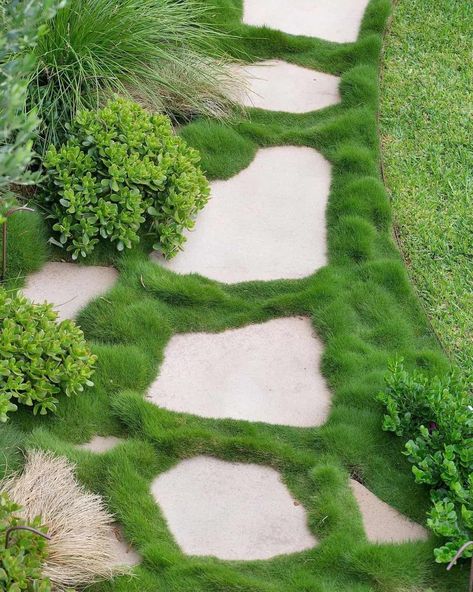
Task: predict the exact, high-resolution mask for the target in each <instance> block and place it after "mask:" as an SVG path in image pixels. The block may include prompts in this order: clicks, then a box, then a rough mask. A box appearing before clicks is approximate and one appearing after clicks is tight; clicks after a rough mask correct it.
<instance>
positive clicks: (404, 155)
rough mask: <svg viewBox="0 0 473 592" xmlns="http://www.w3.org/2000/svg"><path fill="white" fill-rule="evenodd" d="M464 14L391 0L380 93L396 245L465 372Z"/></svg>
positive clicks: (467, 108) (449, 5)
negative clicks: (390, 16)
mask: <svg viewBox="0 0 473 592" xmlns="http://www.w3.org/2000/svg"><path fill="white" fill-rule="evenodd" d="M472 22H473V4H472V3H471V2H468V1H466V2H464V1H456V2H452V1H451V0H412V1H408V0H399V2H398V3H397V4H396V10H395V13H394V19H393V22H392V26H391V30H390V34H389V36H388V37H387V41H386V47H385V60H384V69H383V85H382V93H381V99H382V103H381V126H382V135H383V138H382V139H383V155H384V165H385V172H386V183H387V187H388V190H389V193H390V197H391V199H392V207H393V213H394V222H395V227H396V232H397V235H398V239H399V245H400V248H401V250H402V253H403V256H404V259H405V261H406V264H407V267H408V270H409V275H410V277H411V279H412V281H413V283H414V285H415V288H416V291H417V293H418V295H419V297H420V299H421V300H422V302H423V303H424V306H425V308H426V311H427V313H428V315H429V318H430V320H431V322H432V325H433V327H434V329H435V331H436V333H437V334H438V336H439V338H440V340H441V342H442V345H443V347H444V348H445V349H446V350H447V352H449V354H450V355H451V357H452V359H454V360H455V361H456V363H457V364H458V365H459V366H460V367H461V369H462V370H463V371H464V373H465V374H467V375H471V373H472V372H473V314H472V311H473V208H472V196H473V174H472V171H473V151H472V149H471V146H472V144H473V126H472V125H471V114H472V111H471V106H472V104H473V83H472V76H471V37H472ZM420 23H422V25H420Z"/></svg>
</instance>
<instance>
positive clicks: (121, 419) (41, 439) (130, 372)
mask: <svg viewBox="0 0 473 592" xmlns="http://www.w3.org/2000/svg"><path fill="white" fill-rule="evenodd" d="M207 4H211V5H213V6H215V9H216V10H215V22H216V23H219V24H220V25H221V26H222V27H224V28H226V29H227V30H229V31H231V32H232V34H233V36H234V37H233V39H232V45H231V47H229V48H227V49H228V50H230V51H231V52H232V54H233V55H235V56H236V57H238V58H240V59H241V58H242V57H245V58H246V59H248V60H249V61H257V60H259V59H267V58H280V59H284V60H287V61H291V62H292V63H296V64H300V65H303V66H306V67H310V68H313V69H319V70H321V71H324V72H328V73H333V74H337V75H340V76H341V94H342V102H341V104H340V105H336V106H333V107H329V108H327V109H324V110H321V111H318V112H314V113H309V114H301V115H295V114H285V113H269V112H265V111H260V110H252V111H251V112H250V114H249V116H247V117H243V118H240V119H234V120H232V121H230V122H228V123H226V124H222V123H217V122H215V121H207V120H198V121H195V122H193V123H191V124H189V125H187V126H185V127H183V128H181V129H180V132H179V133H181V134H182V135H183V136H184V137H185V138H186V139H187V141H188V142H189V143H190V144H192V145H193V146H194V147H196V148H198V149H199V150H200V151H201V153H202V162H203V165H204V168H205V170H206V172H207V174H208V176H209V177H210V178H211V179H217V178H229V177H231V176H233V175H234V174H236V173H237V172H238V171H240V170H242V169H243V168H245V167H246V166H248V164H249V163H250V162H251V160H252V159H253V158H254V156H255V154H256V151H257V150H258V149H259V148H262V147H266V146H279V145H285V144H290V145H291V144H292V145H301V146H309V147H312V148H314V149H316V150H318V151H320V152H321V153H322V154H323V155H324V156H325V157H326V158H327V159H328V160H329V161H330V162H331V164H332V175H333V180H332V186H331V191H330V197H329V204H328V209H327V224H328V250H329V265H328V266H327V267H325V268H323V269H321V270H319V271H318V272H317V273H315V274H314V275H312V276H310V277H308V278H304V279H301V280H291V281H286V280H279V281H272V282H248V283H243V284H237V285H228V286H227V285H223V284H219V283H218V282H214V281H211V280H208V279H206V278H203V277H200V276H197V275H191V276H178V275H176V274H174V273H172V272H169V271H167V270H165V269H163V268H161V267H158V266H157V265H156V264H154V263H152V262H150V261H149V260H148V256H147V252H146V249H147V247H148V246H149V245H146V244H145V243H144V244H142V246H141V247H140V248H139V249H136V250H134V251H133V252H129V253H126V254H124V255H122V256H118V255H117V254H116V253H113V252H112V251H101V252H98V253H97V256H96V257H95V259H94V261H95V262H101V263H109V264H114V265H116V266H117V268H118V269H119V271H120V277H119V281H118V282H117V284H116V286H115V287H114V288H113V289H112V290H111V291H110V292H109V293H107V294H106V295H105V296H104V297H102V298H99V299H97V300H95V301H94V302H92V303H91V304H90V305H88V306H87V307H86V308H85V309H84V310H83V311H82V312H81V314H80V316H79V319H78V320H79V323H80V325H81V327H82V328H83V329H84V332H85V335H86V337H87V339H88V340H89V341H90V342H91V344H92V347H93V350H94V352H95V353H97V355H98V357H99V361H98V368H97V372H96V375H95V386H94V387H93V389H91V390H90V391H88V392H86V393H85V394H84V395H82V396H80V397H76V398H73V399H68V400H64V401H61V405H60V408H59V414H58V416H57V417H46V418H43V417H36V418H32V416H31V415H30V414H28V413H26V412H25V411H24V410H19V411H18V412H17V413H15V417H14V418H13V419H12V421H11V424H12V426H9V427H8V428H5V429H4V430H3V432H2V435H1V436H0V437H1V438H2V440H3V444H4V445H5V449H6V450H7V451H8V455H9V456H8V458H9V459H10V460H9V462H10V463H13V464H14V463H15V462H19V461H18V457H17V455H16V454H15V452H14V446H15V445H16V444H17V443H18V442H23V443H26V444H27V445H29V446H39V447H42V448H47V449H51V450H54V451H56V452H58V453H61V454H65V455H67V456H68V457H70V458H72V459H73V460H74V461H76V462H77V464H78V474H79V476H80V478H81V480H82V481H83V482H84V483H85V484H86V485H87V486H89V487H90V488H92V489H93V490H94V491H97V492H99V493H101V494H102V495H104V497H105V499H107V500H108V504H109V507H110V509H111V510H112V511H113V512H115V513H116V515H117V518H118V520H119V521H120V522H121V523H122V525H123V527H124V532H125V535H126V538H127V540H128V542H130V543H131V544H132V545H133V547H134V548H135V549H136V550H137V551H138V552H139V553H140V554H141V556H142V557H143V562H142V564H141V565H140V566H139V567H137V568H136V570H135V573H136V576H135V577H134V578H132V579H131V580H130V579H129V578H127V577H122V578H118V579H116V580H115V581H113V582H106V583H101V584H97V585H95V586H93V587H91V588H90V590H93V591H95V592H106V591H109V590H114V591H118V592H121V591H123V592H125V591H127V592H134V591H136V592H138V591H140V592H142V591H143V592H155V591H156V590H163V591H173V592H174V591H176V592H177V591H179V592H183V591H191V590H192V591H202V592H204V591H205V592H212V591H215V592H223V591H225V592H227V591H228V592H231V591H235V592H236V591H239V592H242V591H244V592H250V591H251V592H253V591H254V592H283V591H284V592H378V591H381V592H417V591H418V590H425V589H426V587H427V586H431V587H432V588H433V590H435V591H436V592H441V591H445V592H446V591H447V590H449V591H450V590H452V589H458V590H460V589H461V586H462V585H463V584H464V582H466V578H467V575H466V569H463V570H462V569H461V568H459V569H458V570H457V571H456V572H455V573H454V574H450V575H448V576H447V574H446V573H445V572H444V568H443V567H439V566H435V565H433V561H432V549H433V547H434V546H435V541H434V540H430V541H428V542H426V543H409V544H404V545H371V544H368V543H367V542H366V540H365V539H364V536H363V530H362V524H361V517H360V513H359V511H358V509H357V506H356V504H355V501H354V498H353V496H352V495H351V493H350V490H349V487H348V482H347V478H348V476H349V474H350V473H352V474H354V475H356V476H357V478H359V479H361V480H362V481H363V482H364V483H365V485H366V486H367V487H369V488H370V489H371V490H372V491H373V492H374V493H375V494H376V495H378V496H379V497H380V498H382V499H383V500H385V501H387V502H388V503H390V504H391V505H392V506H394V507H396V508H398V509H399V510H400V511H401V512H403V513H404V514H406V515H407V516H409V517H411V518H412V519H414V520H417V521H419V522H423V521H424V518H425V512H426V509H427V493H426V491H424V490H422V489H421V488H419V487H418V486H417V485H415V483H414V482H413V479H412V476H411V473H410V467H409V466H408V463H407V461H405V460H404V458H403V457H402V455H401V454H400V450H401V444H400V443H399V442H398V441H397V439H396V438H395V437H393V436H391V435H388V434H386V433H384V432H382V431H381V418H382V413H383V410H382V408H381V405H380V404H379V403H378V402H376V400H375V395H376V393H377V391H378V390H380V389H381V388H382V386H383V377H384V373H385V371H386V366H387V362H388V360H390V359H392V358H393V357H395V356H403V357H404V358H405V360H406V365H407V366H408V367H414V366H415V367H421V368H422V369H423V370H424V371H426V372H428V373H436V372H439V371H443V370H445V369H446V368H447V366H448V362H447V360H446V359H445V356H444V355H443V353H442V352H441V351H440V349H439V347H438V345H437V343H436V340H435V338H434V336H433V335H432V333H431V331H430V330H429V326H428V323H427V322H426V319H425V317H424V314H423V311H422V309H421V307H420V305H419V303H418V301H417V299H416V297H415V296H414V294H413V291H412V289H411V287H410V284H409V282H408V279H407V274H406V271H405V268H404V266H403V263H402V261H401V258H400V256H399V253H398V252H397V250H396V247H395V245H394V242H393V239H392V234H391V212H390V207H389V202H388V199H387V196H386V193H385V190H384V188H383V185H382V183H381V182H380V174H379V138H378V135H377V130H376V115H377V106H378V85H377V75H378V67H379V55H380V49H381V35H382V32H383V27H384V24H385V20H386V18H387V16H388V14H389V9H390V3H389V1H388V0H372V1H371V2H370V4H369V7H368V10H367V13H366V15H365V18H364V21H363V25H362V30H361V33H360V36H359V40H358V41H357V42H356V43H354V44H336V43H330V42H326V41H323V40H320V39H309V38H303V37H293V36H290V35H286V34H284V33H280V32H277V31H271V30H266V29H262V28H252V27H247V26H244V25H241V24H240V23H239V22H238V19H239V18H240V16H241V1H240V0H209V1H208V2H207ZM197 224H198V220H197ZM44 236H45V235H44V232H43V229H42V225H41V223H40V220H39V218H38V216H29V217H28V218H26V217H22V219H21V221H19V219H18V222H15V223H14V224H12V225H11V229H10V242H11V247H12V248H11V250H10V253H11V265H10V280H9V284H8V285H9V286H10V287H15V286H18V285H20V284H21V282H22V278H23V276H24V274H25V273H26V272H28V271H31V270H32V269H36V268H37V267H38V266H39V265H40V264H41V263H42V262H43V261H44V260H45V259H46V258H48V257H58V253H57V251H56V252H49V253H48V252H47V251H46V247H45V240H44ZM275 256H277V252H275ZM291 315H306V316H308V317H309V318H310V319H311V321H312V323H313V326H314V328H315V330H316V332H317V334H318V336H319V337H320V338H321V339H322V341H323V342H324V344H325V353H324V356H323V362H322V372H323V374H324V377H325V379H326V380H327V383H328V384H329V386H330V388H331V390H332V393H333V405H332V411H331V415H330V418H329V420H328V422H327V423H326V424H325V425H324V426H322V427H319V428H304V429H300V428H291V427H284V426H273V425H267V424H262V423H261V424H258V423H248V422H245V421H236V420H223V421H222V420H212V419H205V418H200V417H195V416H190V415H187V414H179V413H173V412H170V411H167V410H165V409H160V408H158V407H156V406H154V405H152V404H151V403H149V402H148V401H147V400H146V399H145V398H144V394H145V392H146V390H147V388H148V387H149V385H150V383H151V382H152V381H153V380H154V378H155V377H156V375H157V372H158V370H159V365H160V364H161V362H162V359H163V353H164V348H165V347H166V344H167V342H168V341H169V339H170V338H171V337H172V335H174V334H175V333H184V332H191V331H209V332H215V331H222V330H224V329H227V328H237V327H242V326H244V325H246V324H248V323H256V322H263V321H266V320H270V319H273V318H278V317H287V316H291ZM190 388H192V387H191V386H190ZM13 428H16V429H19V430H22V432H23V434H19V433H17V432H15V430H14V429H13ZM96 433H99V434H101V435H109V434H112V435H116V436H120V437H122V438H124V442H123V443H122V444H120V445H119V446H118V447H117V448H115V449H113V450H111V451H109V452H107V453H106V454H104V455H100V456H99V455H94V454H92V453H89V452H84V451H79V450H77V449H75V447H74V444H75V443H79V442H83V441H86V440H88V439H89V438H90V437H91V436H92V435H94V434H96ZM7 443H9V444H8V445H7ZM199 454H209V455H214V456H216V457H217V458H221V459H225V460H235V461H244V462H252V463H260V464H265V465H269V466H271V467H274V468H276V469H277V470H279V471H280V472H281V474H282V476H283V479H284V481H285V483H286V484H287V485H288V487H289V489H290V491H291V493H292V494H293V495H294V496H295V498H296V499H297V500H298V501H299V502H301V503H302V504H303V505H304V507H305V508H306V510H307V513H308V520H309V525H310V528H311V530H312V532H313V533H314V535H315V536H316V537H317V538H318V539H319V540H320V545H319V546H318V547H316V548H314V549H312V550H309V551H305V552H303V553H298V554H294V555H289V556H285V557H278V558H275V559H273V560H269V561H259V562H226V561H219V560H216V559H212V558H196V557H188V556H185V555H184V554H182V553H181V552H180V550H179V548H178V547H177V545H176V543H175V542H174V540H173V538H172V536H171V534H170V532H169V530H168V529H167V527H166V524H165V522H164V519H163V515H162V513H161V511H160V509H159V507H158V506H157V505H156V503H155V502H154V500H153V499H152V497H151V494H150V483H151V481H152V479H154V478H155V477H156V476H157V475H158V474H159V473H160V472H162V471H165V470H167V469H168V468H170V467H171V466H173V465H174V464H175V463H176V462H178V461H179V460H180V459H184V458H190V457H193V456H196V455H199Z"/></svg>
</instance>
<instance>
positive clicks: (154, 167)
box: [40, 98, 209, 259]
mask: <svg viewBox="0 0 473 592" xmlns="http://www.w3.org/2000/svg"><path fill="white" fill-rule="evenodd" d="M199 160H200V157H199V154H198V152H197V151H196V150H194V149H193V148H190V147H188V146H187V144H186V143H185V141H184V140H183V139H182V138H180V137H178V136H176V135H175V134H174V132H173V129H172V126H171V122H170V120H169V118H168V117H167V116H165V115H161V114H154V115H153V114H150V113H148V112H147V111H145V110H144V109H143V108H142V107H140V106H139V105H138V104H136V103H134V102H132V101H129V100H126V99H123V98H115V99H114V100H113V101H110V102H109V103H108V104H107V105H106V106H105V107H104V108H102V109H100V110H99V111H90V110H84V111H81V112H79V113H78V114H77V116H76V118H75V119H74V121H73V122H72V123H71V125H70V126H69V134H68V140H67V142H66V143H65V144H63V145H62V146H60V147H59V148H56V147H55V146H54V145H51V146H50V147H49V149H48V150H47V152H46V155H45V158H44V162H43V164H44V172H45V179H44V181H43V184H42V191H41V193H40V199H41V200H42V202H43V205H45V206H46V207H47V209H48V210H49V211H50V218H52V219H53V226H52V229H53V231H54V233H55V236H56V237H57V240H58V242H59V243H60V245H62V246H64V247H65V248H66V249H67V250H68V251H70V252H71V254H72V258H73V259H77V258H78V257H79V256H82V257H87V256H88V255H90V254H91V253H92V252H93V250H94V248H95V246H96V245H97V243H99V242H100V241H102V242H104V241H108V242H112V243H114V244H115V246H116V248H117V249H118V250H119V251H122V250H123V249H125V248H130V247H132V246H133V244H134V243H137V242H138V241H139V237H140V229H141V230H143V229H142V226H143V225H144V223H146V230H147V231H148V232H150V233H151V234H152V235H153V237H154V239H153V240H155V241H156V242H155V244H154V245H153V246H154V248H155V249H160V250H161V251H162V252H163V254H164V256H165V257H167V258H169V257H172V256H174V255H175V254H176V253H177V252H178V251H179V249H181V248H182V245H183V243H184V241H185V239H184V236H183V231H184V229H191V228H192V227H193V225H194V219H195V216H196V215H197V213H198V212H199V210H201V209H202V208H203V207H204V205H205V204H206V202H207V200H208V197H209V186H208V183H207V180H206V178H205V176H204V175H203V173H202V171H201V169H200V168H199V166H198V163H199Z"/></svg>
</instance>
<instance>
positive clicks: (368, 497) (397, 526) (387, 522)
mask: <svg viewBox="0 0 473 592" xmlns="http://www.w3.org/2000/svg"><path fill="white" fill-rule="evenodd" d="M350 487H351V490H352V492H353V495H354V496H355V499H356V501H357V502H358V506H359V508H360V512H361V515H362V518H363V526H364V528H365V533H366V538H367V539H368V540H369V541H370V542H372V543H405V542H407V541H424V540H426V539H427V538H428V533H427V531H426V530H425V528H423V527H422V526H420V524H416V523H415V522H412V520H409V518H406V516H403V515H402V514H400V513H399V512H398V511H397V510H395V509H394V508H392V507H391V506H389V505H388V504H387V503H385V502H383V501H382V500H380V499H379V498H378V497H376V496H375V495H374V493H372V492H371V491H370V490H369V489H367V488H366V487H365V486H364V485H361V483H358V481H355V480H354V479H350Z"/></svg>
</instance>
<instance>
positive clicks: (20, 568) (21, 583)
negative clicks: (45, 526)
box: [0, 492, 51, 592]
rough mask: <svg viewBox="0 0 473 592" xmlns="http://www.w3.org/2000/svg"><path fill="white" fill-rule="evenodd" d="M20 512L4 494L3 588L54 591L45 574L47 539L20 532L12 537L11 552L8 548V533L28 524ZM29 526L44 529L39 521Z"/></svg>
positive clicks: (0, 528) (0, 535)
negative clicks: (43, 568)
mask: <svg viewBox="0 0 473 592" xmlns="http://www.w3.org/2000/svg"><path fill="white" fill-rule="evenodd" d="M20 509H21V508H20V506H18V505H17V504H15V503H14V502H12V500H11V499H10V498H9V497H8V495H7V494H6V493H2V492H0V589H1V590H9V591H10V592H20V591H21V590H24V591H27V592H50V591H51V583H50V581H49V580H48V579H47V578H43V577H42V575H41V567H42V564H43V562H44V561H45V560H46V557H47V552H46V541H45V539H43V537H40V536H38V535H36V534H34V533H31V532H27V531H22V530H16V531H14V532H13V533H12V534H11V535H10V541H9V545H8V549H6V548H5V536H6V532H7V530H8V529H9V528H11V527H13V526H24V525H25V524H26V523H25V521H23V520H21V519H20V518H19V517H18V516H17V515H16V513H17V512H18V511H19V510H20ZM26 525H27V526H32V527H33V528H36V529H38V530H42V529H41V520H40V519H39V518H36V519H34V520H33V521H32V522H30V523H28V524H26ZM42 531H44V530H42Z"/></svg>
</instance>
